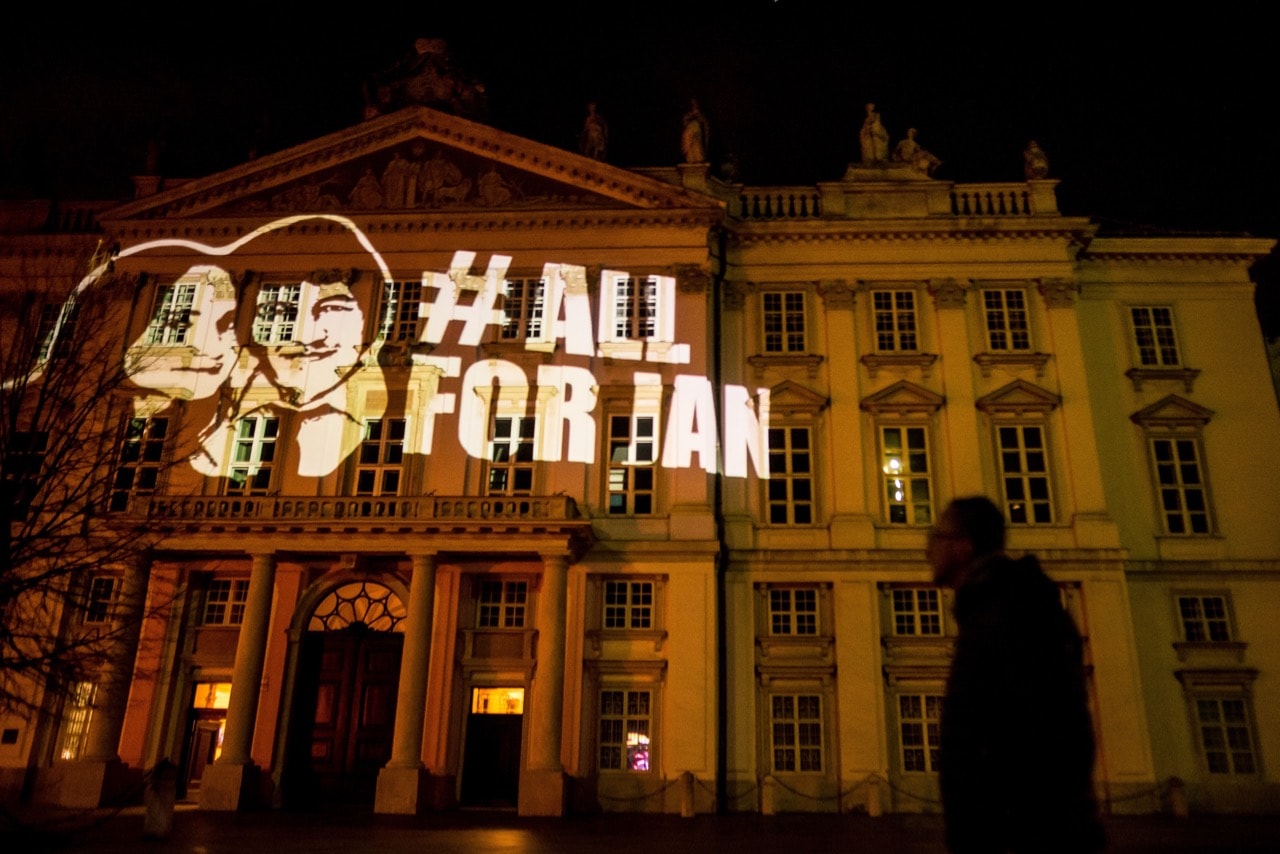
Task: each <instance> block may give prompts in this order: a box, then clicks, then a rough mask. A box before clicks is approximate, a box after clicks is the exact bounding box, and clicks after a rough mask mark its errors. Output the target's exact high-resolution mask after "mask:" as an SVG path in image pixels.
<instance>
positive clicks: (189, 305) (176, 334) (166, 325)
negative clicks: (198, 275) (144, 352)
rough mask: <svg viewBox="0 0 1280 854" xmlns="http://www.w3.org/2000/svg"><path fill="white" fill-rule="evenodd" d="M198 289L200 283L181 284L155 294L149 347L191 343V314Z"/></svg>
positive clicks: (146, 336)
mask: <svg viewBox="0 0 1280 854" xmlns="http://www.w3.org/2000/svg"><path fill="white" fill-rule="evenodd" d="M199 286H200V282H199V281H198V280H194V281H192V280H189V281H178V282H174V283H173V284H172V285H164V286H162V287H160V288H159V289H158V290H157V291H156V298H155V304H154V306H153V307H152V310H151V321H150V322H149V323H148V324H147V331H146V335H145V338H144V340H145V341H146V342H147V343H148V344H190V343H191V311H192V309H193V308H194V307H195V304H196V288H198V287H199Z"/></svg>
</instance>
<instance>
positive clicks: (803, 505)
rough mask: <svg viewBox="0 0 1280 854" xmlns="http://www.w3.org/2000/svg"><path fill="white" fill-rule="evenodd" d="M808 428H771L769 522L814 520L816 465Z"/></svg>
mask: <svg viewBox="0 0 1280 854" xmlns="http://www.w3.org/2000/svg"><path fill="white" fill-rule="evenodd" d="M809 440H810V434H809V428H808V427H770V428H769V479H768V480H767V481H766V482H765V483H766V484H767V489H768V496H769V499H768V501H769V523H770V524H772V525H788V524H794V525H808V524H811V523H812V522H813V466H812V462H813V459H812V454H811V452H810V443H809Z"/></svg>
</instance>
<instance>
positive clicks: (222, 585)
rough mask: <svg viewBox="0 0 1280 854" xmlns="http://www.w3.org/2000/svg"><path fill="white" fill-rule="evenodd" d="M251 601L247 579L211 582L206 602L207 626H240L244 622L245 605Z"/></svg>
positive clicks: (205, 615) (224, 579) (205, 622)
mask: <svg viewBox="0 0 1280 854" xmlns="http://www.w3.org/2000/svg"><path fill="white" fill-rule="evenodd" d="M248 601H249V580H248V579H247V578H235V579H232V578H215V579H213V580H212V581H210V582H209V590H208V592H207V593H206V595H205V600H204V624H205V625H206V626H238V625H240V624H241V623H243V622H244V608H245V603H246V602H248Z"/></svg>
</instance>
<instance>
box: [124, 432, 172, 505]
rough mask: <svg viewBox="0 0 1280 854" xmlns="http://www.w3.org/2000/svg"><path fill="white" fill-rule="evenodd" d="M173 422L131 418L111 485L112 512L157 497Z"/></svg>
mask: <svg viewBox="0 0 1280 854" xmlns="http://www.w3.org/2000/svg"><path fill="white" fill-rule="evenodd" d="M168 436H169V419H168V418H165V417H155V418H131V419H129V423H128V424H127V425H126V426H125V432H124V437H123V439H122V440H121V442H120V458H119V460H118V462H117V464H116V476H115V479H114V480H113V481H112V484H111V510H112V512H115V513H122V512H124V511H125V510H128V509H129V503H130V501H131V500H132V499H134V498H145V497H147V496H151V495H154V494H155V491H156V487H157V486H158V485H159V483H160V469H161V466H162V464H163V463H164V458H165V440H166V439H167V438H168Z"/></svg>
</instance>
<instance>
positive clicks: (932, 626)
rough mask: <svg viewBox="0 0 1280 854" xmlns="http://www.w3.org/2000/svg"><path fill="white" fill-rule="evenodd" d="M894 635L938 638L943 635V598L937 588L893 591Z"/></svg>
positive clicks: (898, 589) (896, 589) (897, 589)
mask: <svg viewBox="0 0 1280 854" xmlns="http://www.w3.org/2000/svg"><path fill="white" fill-rule="evenodd" d="M893 633H894V634H895V635H919V636H937V635H941V634H942V596H941V592H940V591H939V590H938V589H937V588H936V587H921V588H895V589H894V590H893Z"/></svg>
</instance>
